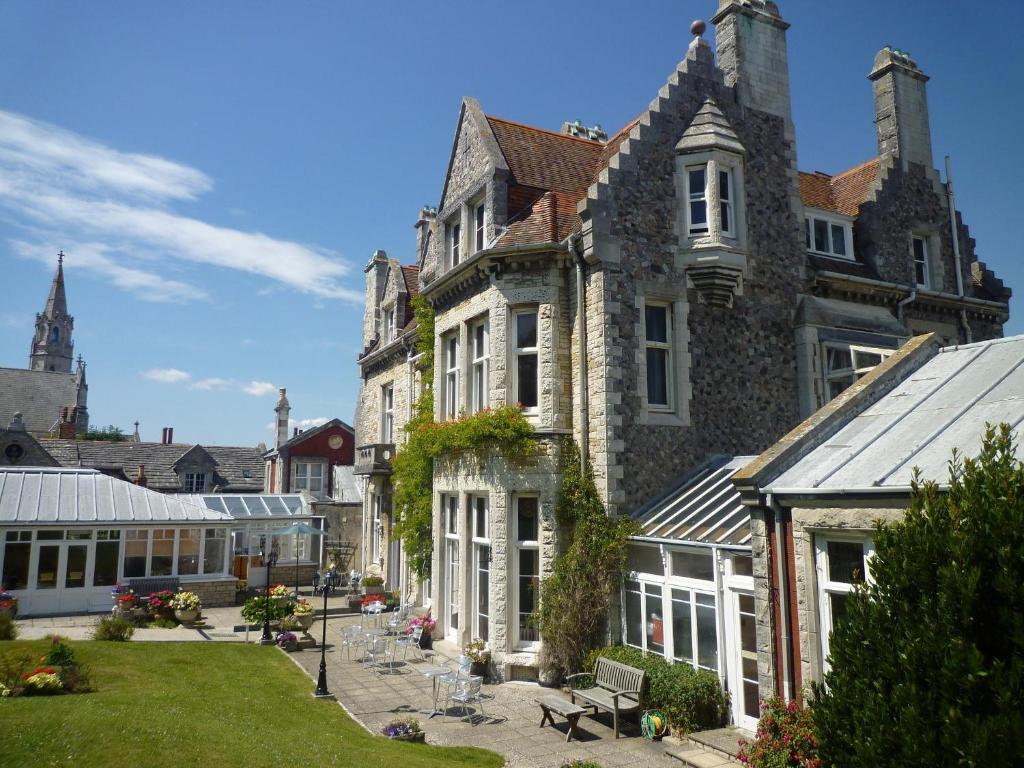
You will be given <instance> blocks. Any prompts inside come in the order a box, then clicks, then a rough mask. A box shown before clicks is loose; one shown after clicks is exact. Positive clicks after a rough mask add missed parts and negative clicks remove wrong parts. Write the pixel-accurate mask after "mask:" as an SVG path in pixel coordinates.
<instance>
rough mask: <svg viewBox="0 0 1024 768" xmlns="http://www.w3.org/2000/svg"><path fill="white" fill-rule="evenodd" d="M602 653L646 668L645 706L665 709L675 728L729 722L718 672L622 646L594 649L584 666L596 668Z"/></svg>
mask: <svg viewBox="0 0 1024 768" xmlns="http://www.w3.org/2000/svg"><path fill="white" fill-rule="evenodd" d="M599 656H604V657H605V658H608V659H611V660H612V661H618V662H621V663H623V664H628V665H629V666H631V667H637V668H639V669H642V670H644V671H645V672H646V673H647V681H646V685H647V693H646V696H645V697H644V699H643V706H644V708H645V709H660V710H662V711H663V712H664V713H665V715H666V717H668V721H669V723H670V724H671V725H672V729H673V730H674V731H677V732H680V731H681V732H689V731H693V730H698V729H700V728H714V727H717V726H719V725H723V724H724V723H725V719H726V715H727V713H728V708H727V705H726V700H725V693H724V692H723V691H722V686H721V685H720V684H719V682H718V676H717V675H715V674H713V673H711V672H707V671H705V670H703V669H694V668H693V667H691V666H690V665H689V664H684V663H680V664H671V663H669V662H668V661H666V660H665V657H664V656H658V655H656V654H653V653H646V654H645V653H644V652H643V651H640V650H639V649H637V648H627V647H624V646H621V645H616V646H611V647H608V648H598V649H596V650H593V651H590V652H589V653H588V654H587V658H586V661H585V662H584V667H583V669H584V670H585V671H588V672H590V671H592V670H593V669H594V666H595V664H596V663H597V658H598V657H599Z"/></svg>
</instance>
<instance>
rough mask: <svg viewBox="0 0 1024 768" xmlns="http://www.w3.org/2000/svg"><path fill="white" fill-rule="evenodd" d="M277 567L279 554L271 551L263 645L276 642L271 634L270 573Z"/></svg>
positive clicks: (264, 612) (265, 598)
mask: <svg viewBox="0 0 1024 768" xmlns="http://www.w3.org/2000/svg"><path fill="white" fill-rule="evenodd" d="M275 565H277V552H275V551H274V550H270V556H269V557H268V558H267V588H266V591H265V592H266V594H265V596H264V602H263V637H261V638H260V644H261V645H270V644H271V643H273V642H274V638H273V636H272V635H271V634H270V571H271V569H272V568H273V567H274V566H275Z"/></svg>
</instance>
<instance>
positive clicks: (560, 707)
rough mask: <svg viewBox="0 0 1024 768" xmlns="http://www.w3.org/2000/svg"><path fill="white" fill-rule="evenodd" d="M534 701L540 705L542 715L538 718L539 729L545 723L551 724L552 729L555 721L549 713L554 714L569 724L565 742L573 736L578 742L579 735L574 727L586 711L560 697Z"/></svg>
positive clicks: (548, 697)
mask: <svg viewBox="0 0 1024 768" xmlns="http://www.w3.org/2000/svg"><path fill="white" fill-rule="evenodd" d="M536 701H537V703H538V704H540V711H541V713H542V714H541V717H540V727H541V728H543V727H544V722H545V721H547V722H549V723H551V727H552V728H554V727H555V720H554V718H553V717H551V713H552V712H554V713H555V714H556V715H561V716H562V717H564V718H565V719H566V722H568V723H569V731H568V733H566V734H565V740H566V742H568V741H569V740H570V739H572V737H573V736H575V737H576V740H577V741H579V739H580V734H579V732H578V731H577V730H576V725H577V723H579V721H580V715H582V714H583V713H584V712H586V711H587V710H585V709H584V708H583V707H580V706H578V705H576V704H573V703H572V702H571V701H566V700H565V699H563V698H562V697H561V696H544V697H542V698H539V699H537V700H536Z"/></svg>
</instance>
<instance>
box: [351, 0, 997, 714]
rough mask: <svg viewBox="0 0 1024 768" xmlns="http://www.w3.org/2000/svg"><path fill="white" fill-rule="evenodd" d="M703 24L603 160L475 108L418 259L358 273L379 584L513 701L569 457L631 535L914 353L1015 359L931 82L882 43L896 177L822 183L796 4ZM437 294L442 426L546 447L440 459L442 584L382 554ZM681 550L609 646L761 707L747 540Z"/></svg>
mask: <svg viewBox="0 0 1024 768" xmlns="http://www.w3.org/2000/svg"><path fill="white" fill-rule="evenodd" d="M711 21H712V23H713V24H714V25H715V32H716V34H715V37H716V41H717V51H712V49H711V47H710V46H709V45H708V43H707V42H705V41H704V39H703V38H702V35H703V32H704V25H703V23H702V22H695V24H694V27H693V32H694V35H695V36H694V38H693V40H692V42H690V44H689V47H688V49H687V50H686V51H685V56H684V57H683V59H682V61H681V62H680V63H679V65H678V67H677V68H676V70H675V71H674V72H672V73H671V74H670V75H669V77H668V80H667V82H665V83H664V84H662V85H661V86H660V89H658V90H656V85H657V84H652V89H651V94H641V95H640V97H639V98H638V107H639V106H641V105H642V104H643V103H644V102H645V101H646V100H647V98H649V96H650V95H653V101H650V103H649V105H648V106H647V107H646V108H645V109H643V111H642V112H640V114H639V116H638V117H637V118H636V119H635V120H633V121H632V122H631V123H629V124H628V125H626V126H624V127H623V128H622V129H621V130H620V131H619V132H618V133H616V134H614V135H613V136H611V137H609V136H607V135H606V134H604V133H603V132H601V131H600V130H598V129H592V128H587V127H585V126H583V125H581V124H579V123H578V122H577V123H566V124H564V125H563V126H562V128H561V130H560V131H550V130H545V129H542V128H536V127H531V126H527V125H523V124H520V123H517V122H513V121H511V120H507V119H504V118H498V117H494V116H491V115H487V114H485V113H484V112H483V111H482V109H481V107H480V105H479V104H478V103H477V102H476V101H474V100H473V99H470V98H466V99H465V100H464V101H463V103H462V107H461V110H460V112H459V115H458V122H457V127H456V130H455V137H454V142H453V147H452V149H451V159H450V162H449V165H448V171H447V174H446V177H445V179H444V185H443V190H442V193H441V198H440V200H439V202H438V205H437V207H436V209H435V208H424V209H423V210H422V211H421V212H420V215H419V220H418V221H417V222H416V246H415V247H416V250H415V252H414V253H413V254H410V256H409V257H408V258H407V259H402V260H398V259H394V258H390V257H389V256H388V255H386V254H385V253H383V252H381V251H378V252H376V253H375V254H374V255H373V257H372V258H371V260H370V262H369V264H368V265H367V267H366V308H365V314H364V321H363V339H362V348H363V351H362V353H361V354H360V356H359V360H358V365H359V372H360V381H361V388H360V396H359V404H358V411H357V414H356V446H357V456H356V472H357V474H360V475H362V476H363V478H364V479H365V482H366V493H365V495H364V499H365V501H364V504H365V508H364V520H365V524H364V526H365V527H364V542H365V544H364V546H365V547H366V548H367V553H366V557H367V559H366V560H365V561H364V562H376V563H377V564H379V565H380V567H381V568H382V572H383V573H384V575H385V577H386V578H387V579H388V581H389V583H390V585H391V586H392V587H393V588H401V589H403V591H416V590H419V591H420V594H419V597H420V599H421V601H422V602H424V603H429V604H430V605H431V607H432V610H433V611H434V615H435V616H436V617H437V618H438V630H437V633H438V634H439V635H444V636H445V637H447V638H449V639H451V640H453V641H455V642H457V643H459V644H464V643H466V642H468V641H469V640H470V639H472V638H475V637H482V638H485V639H487V641H488V643H489V645H490V647H491V648H492V652H493V658H494V661H495V662H496V664H497V667H498V670H499V671H501V672H503V674H504V675H505V676H506V677H509V678H515V677H518V676H525V675H527V674H529V673H530V670H529V668H531V667H535V666H536V663H537V657H536V654H537V652H538V649H539V643H540V640H539V638H538V636H537V633H536V630H535V629H534V628H533V626H532V625H531V623H530V621H529V616H530V614H531V612H532V611H533V610H534V608H535V605H536V603H535V601H536V599H537V594H538V590H537V583H538V579H539V578H541V577H543V575H544V574H545V573H547V572H548V571H549V570H550V568H551V564H552V559H553V557H554V555H555V552H556V547H557V543H558V538H559V532H558V530H557V527H556V526H555V523H554V506H555V501H556V497H557V494H558V488H559V481H560V478H559V474H558V455H557V454H558V450H559V448H558V446H559V443H560V439H561V437H562V436H564V435H569V436H572V437H573V438H574V439H575V440H576V441H577V443H578V444H579V445H580V448H581V451H582V453H583V455H584V456H585V457H586V458H587V460H588V461H589V463H590V465H591V466H592V468H593V471H594V474H595V477H596V481H597V485H598V489H599V491H600V493H601V495H602V497H603V499H604V502H605V504H606V506H607V509H608V512H609V513H610V514H617V515H633V516H638V515H639V514H640V513H641V512H642V511H643V510H644V509H647V508H650V505H651V504H652V503H653V502H655V501H656V500H657V499H659V498H662V497H664V496H665V494H666V493H669V492H671V491H672V489H673V488H677V487H679V486H680V483H681V482H684V480H685V479H686V478H688V477H692V476H693V473H694V471H695V470H697V469H699V468H700V467H702V466H704V465H705V464H706V462H708V460H709V459H712V458H714V457H729V458H731V457H737V456H749V455H751V454H757V453H759V452H760V451H762V450H763V449H765V448H766V447H768V446H769V445H771V444H772V443H773V442H774V441H775V440H777V439H778V438H779V437H781V436H782V435H783V434H785V433H786V432H787V431H788V430H790V429H791V428H792V427H793V426H795V425H796V424H797V423H798V422H800V421H801V419H803V418H805V417H806V416H808V415H810V414H811V413H813V412H814V411H815V410H817V409H818V408H819V407H821V406H823V405H824V404H825V403H827V402H828V401H829V400H830V399H831V398H833V397H834V396H836V395H837V394H838V393H839V392H841V391H843V389H845V388H846V387H848V386H850V385H851V384H853V383H854V382H856V381H857V379H858V378H860V377H861V376H862V375H863V374H864V373H866V372H867V371H868V370H870V369H871V368H872V367H873V366H875V365H876V364H878V363H879V362H881V361H882V360H883V359H885V358H886V357H888V356H889V355H891V354H892V353H893V352H894V351H895V350H896V349H897V348H898V347H899V346H900V345H901V344H902V343H903V342H905V341H906V340H907V339H908V338H910V337H911V336H912V335H915V334H918V333H922V332H926V331H930V332H935V333H937V334H938V335H939V336H940V337H942V338H943V339H945V340H946V341H948V342H950V343H954V344H955V343H965V342H970V341H980V340H984V339H989V338H994V337H999V336H1001V335H1002V326H1003V323H1004V322H1005V321H1006V319H1007V316H1008V299H1009V295H1010V292H1009V289H1007V288H1005V287H1004V286H1003V284H1002V283H1001V282H1000V281H999V280H998V279H997V278H996V277H995V276H994V275H993V274H992V272H991V271H989V270H988V269H986V267H985V265H984V264H983V263H981V262H980V261H978V259H977V258H976V255H975V243H974V240H973V239H972V237H971V234H970V232H969V231H968V228H967V226H966V224H965V223H964V221H963V219H962V218H961V215H960V212H959V211H956V210H955V204H954V198H953V190H952V185H951V184H948V183H944V182H943V180H942V178H941V177H940V174H939V172H938V171H937V170H936V168H935V165H936V163H935V161H934V159H933V157H932V147H931V136H930V126H929V118H928V110H927V101H926V93H925V83H926V81H927V80H928V77H927V76H926V75H925V74H924V72H922V70H921V69H920V68H919V67H918V65H917V63H915V62H914V61H913V60H912V59H911V58H910V57H909V56H908V55H907V54H905V53H903V52H900V51H898V50H894V49H891V48H884V49H882V50H881V51H880V52H879V53H878V55H877V56H876V58H875V60H874V62H873V65H872V66H871V69H870V74H869V75H868V79H869V80H870V83H871V88H872V89H873V92H874V103H875V114H874V115H873V116H872V115H864V122H865V124H867V123H868V121H870V120H872V119H873V120H874V123H875V126H876V129H877V138H878V153H877V156H876V157H873V158H870V159H868V160H867V161H866V162H864V163H862V164H860V165H858V166H856V167H854V168H851V169H849V170H847V171H844V172H843V173H840V174H837V175H834V176H828V175H825V174H822V173H818V172H815V173H804V172H802V171H800V170H799V168H798V166H797V146H796V143H795V131H794V126H793V121H792V115H791V109H790V86H789V74H788V67H787V52H786V30H787V28H788V26H789V25H788V24H787V22H786V21H784V20H783V18H782V16H781V15H780V11H779V9H778V7H777V6H776V4H775V3H773V2H768V1H767V0H747V1H744V2H740V1H739V0H720V2H719V6H718V8H717V10H716V11H715V13H714V16H713V17H712V19H711ZM864 64H865V67H866V65H868V64H870V62H864ZM440 149H441V148H439V150H440ZM947 180H948V179H947ZM402 261H407V262H409V263H407V264H403V263H402ZM417 294H418V295H420V296H422V297H423V298H424V299H425V300H426V301H428V302H429V304H430V305H431V306H432V307H433V309H434V312H435V340H434V349H435V370H434V386H433V399H434V417H435V419H436V420H444V419H454V418H458V417H459V416H460V414H468V413H473V412H476V411H478V410H480V409H484V408H492V407H497V406H502V405H506V404H519V405H520V406H521V408H522V410H523V413H524V414H525V415H526V417H527V418H528V420H529V421H530V422H531V423H532V424H533V425H534V427H535V428H536V435H537V440H538V441H539V443H540V445H541V447H542V451H541V456H540V458H539V459H538V460H537V461H536V462H535V463H534V464H533V465H531V466H529V467H526V468H522V467H511V466H509V465H507V464H506V463H505V462H504V461H503V460H502V458H501V457H500V456H498V457H494V458H492V459H490V460H489V461H487V462H486V463H484V464H482V465H481V464H480V463H478V462H477V461H475V460H474V461H462V460H454V461H451V462H437V463H436V464H435V468H434V516H433V540H434V548H433V560H432V568H431V577H430V579H429V581H428V582H427V583H426V584H423V585H416V584H413V583H412V580H411V579H410V578H409V576H408V574H407V573H406V572H405V571H406V569H405V568H404V566H403V562H402V553H401V546H400V544H399V543H398V541H397V540H392V537H391V536H390V532H391V527H392V520H391V483H390V463H389V462H390V458H391V457H392V455H393V453H394V451H396V450H401V444H402V441H403V431H402V426H403V424H404V423H405V422H406V421H407V420H408V419H409V418H410V415H411V409H412V405H413V403H414V401H415V400H416V398H417V397H418V395H419V391H420V386H419V378H418V376H417V373H416V365H415V359H414V358H415V340H416V338H417V326H416V322H415V320H414V317H413V314H412V310H411V306H410V302H411V300H412V299H413V297H415V296H416V295H417ZM709 509H710V512H709V516H710V515H711V514H712V513H713V512H714V509H713V508H709ZM709 525H710V523H709ZM744 526H745V527H746V528H748V529H749V524H747V523H744ZM682 530H683V529H680V530H679V531H677V532H675V533H665V534H658V535H657V536H650V537H648V538H647V540H645V541H640V540H638V542H637V545H638V546H639V545H640V544H645V545H648V548H649V550H650V553H651V554H652V555H653V556H654V558H655V559H654V563H655V565H654V566H652V567H653V569H654V570H655V571H659V569H663V573H664V593H663V592H662V591H661V582H658V584H654V583H653V582H652V586H656V587H657V591H654V590H653V588H652V589H651V590H648V589H647V588H646V587H644V589H643V590H641V591H642V592H643V599H644V600H645V601H647V602H645V603H644V604H643V605H644V606H646V607H644V608H643V609H642V610H641V611H640V612H639V613H631V612H630V610H631V609H630V607H629V606H630V605H631V603H629V600H628V597H624V599H623V601H622V602H623V604H624V606H625V607H624V608H623V610H622V615H621V617H613V621H612V627H611V628H610V629H611V632H612V634H613V636H614V637H616V638H619V637H620V636H621V638H622V639H624V640H628V639H629V638H630V637H632V635H630V632H631V631H632V630H631V628H630V626H629V625H630V623H631V622H636V621H642V622H645V623H646V624H647V627H646V628H642V627H641V628H640V629H639V630H637V631H638V632H639V633H640V635H642V636H646V637H647V640H646V641H644V643H646V644H644V643H641V644H643V645H644V647H646V648H648V649H652V648H657V649H663V651H664V653H665V654H666V656H668V657H669V658H673V659H676V660H682V661H691V662H692V663H695V664H697V665H698V666H707V668H709V669H714V670H716V671H717V672H718V673H719V674H720V675H721V676H722V679H723V682H724V683H726V685H727V687H729V686H730V685H733V687H735V686H736V685H739V686H742V684H743V683H742V680H744V679H745V680H747V681H748V682H749V680H750V679H751V678H750V676H749V675H747V674H743V675H742V679H741V678H740V677H732V675H734V674H737V675H738V674H739V673H738V672H736V668H737V667H739V666H742V660H743V659H744V658H747V659H750V658H754V657H751V656H750V655H749V651H750V649H746V650H747V651H748V655H747V656H746V657H744V656H743V654H742V652H741V651H743V650H744V648H741V645H742V642H741V638H740V637H739V635H740V633H739V632H738V631H737V630H735V627H736V626H739V623H737V622H740V621H741V618H742V617H740V618H737V616H738V614H737V613H736V611H735V610H733V609H732V608H730V606H732V605H734V603H730V602H728V595H727V594H726V593H725V592H723V586H722V584H723V583H724V582H723V580H722V574H725V575H726V576H730V575H731V576H730V577H735V578H734V579H733V580H732V581H731V582H729V583H730V584H733V585H734V588H735V595H737V596H740V599H741V602H740V603H735V605H740V606H742V605H745V604H746V603H744V602H742V598H743V596H746V595H748V593H749V594H753V591H754V590H755V589H767V587H766V586H764V581H763V579H759V578H758V574H757V573H752V572H751V570H750V555H751V551H750V547H751V544H750V536H749V530H748V531H746V532H745V533H744V532H743V531H741V533H744V535H741V536H739V537H737V538H736V539H735V542H734V543H730V544H728V545H724V544H721V542H722V541H726V539H725V538H723V537H718V538H714V537H710V534H709V535H707V536H705V535H704V534H701V535H697V534H696V533H690V534H685V535H684V534H683V533H682ZM691 530H692V527H691ZM709 541H710V542H712V544H708V542H709ZM715 541H718V542H719V544H714V543H713V542H715ZM728 541H733V539H728ZM705 555H706V556H707V558H708V560H707V562H708V566H707V569H704V568H703V566H701V567H700V568H697V569H696V570H695V571H693V572H689V571H688V570H687V568H688V567H689V566H687V563H688V562H690V561H689V560H686V557H690V556H692V558H694V560H693V562H697V559H699V558H702V557H704V556H705ZM712 555H713V557H714V562H713V563H712V560H711V558H712ZM677 558H678V559H677ZM677 565H678V568H677ZM636 570H637V571H641V570H647V569H641V568H639V567H638V568H636ZM759 585H760V586H759ZM673 586H674V587H675V588H673ZM670 593H671V594H670ZM677 593H678V594H677ZM702 596H703V597H702ZM704 598H706V600H705V599H704ZM637 600H640V597H638V598H637ZM651 601H657V607H656V608H652V607H651V605H653V603H652V602H651ZM662 601H663V602H662ZM752 602H753V601H752V600H751V601H750V603H752ZM763 603H764V601H759V603H758V605H759V606H761V605H762V604H763ZM637 605H638V606H639V605H640V603H639V602H638V603H637ZM701 606H705V607H707V608H709V609H710V610H711V613H709V614H707V616H709V617H710V618H708V620H707V621H706V622H705V619H704V618H702V617H703V616H705V614H703V613H701V612H700V610H699V609H700V608H701ZM691 607H692V610H693V611H694V612H693V613H692V622H691V613H689V611H691ZM638 610H639V609H638ZM736 610H739V611H740V612H742V610H743V609H742V608H739V609H736ZM684 611H685V612H686V613H685V614H684V613H683V612H684ZM641 616H642V617H643V618H640V617H641ZM651 617H655V618H653V619H652V618H651ZM662 622H663V626H664V629H663V630H661V629H659V627H658V625H659V624H661V623H662ZM704 626H708V627H710V629H709V630H708V631H709V632H710V633H711V635H710V636H709V637H710V639H709V640H708V642H709V643H710V646H708V647H707V648H705V644H704V640H702V639H701V638H699V637H696V635H694V640H693V645H692V648H693V649H694V650H693V654H692V655H691V654H690V650H689V649H690V646H689V645H687V643H689V642H690V639H689V638H690V636H691V633H697V632H699V631H703V630H701V627H704ZM651 627H654V629H653V630H652V629H651ZM731 627H732V628H731ZM652 632H653V634H652ZM684 632H685V633H686V635H685V637H686V640H685V642H682V641H681V638H682V637H683V633H684ZM673 637H674V644H673V639H672V638H673ZM730 638H731V639H730ZM730 643H731V644H732V645H730ZM680 648H682V649H683V650H679V649H680ZM705 651H706V652H705ZM659 652H660V651H659ZM704 658H707V659H708V661H707V663H706V664H705V663H704V662H703V661H700V659H704ZM752 679H753V680H754V681H755V682H754V683H753V685H754V686H755V691H756V675H754V677H753V678H752ZM732 680H736V681H739V682H737V683H735V684H732V683H730V681H732ZM754 709H755V712H756V700H755V707H754ZM746 711H747V712H749V711H750V710H749V707H748V708H747V710H746ZM742 715H743V711H742V708H741V710H739V711H738V712H737V719H738V718H740V717H741V716H742Z"/></svg>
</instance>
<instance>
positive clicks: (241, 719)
mask: <svg viewBox="0 0 1024 768" xmlns="http://www.w3.org/2000/svg"><path fill="white" fill-rule="evenodd" d="M70 645H71V646H72V647H73V648H74V650H75V653H76V655H77V657H78V659H79V661H80V662H81V663H84V664H86V665H88V666H89V667H90V669H91V673H92V682H93V686H94V687H95V688H96V690H95V691H94V692H92V693H85V694H74V695H64V696H53V697H26V696H21V697H18V698H15V699H0V766H19V768H27V767H28V766H55V765H76V766H103V767H104V768H120V767H122V766H123V768H161V767H162V766H173V768H185V766H211V767H213V768H232V767H233V766H237V767H238V768H256V767H258V766H278V765H280V766H286V765H287V766H311V768H339V767H340V766H359V767H362V766H385V765H387V766H392V767H394V766H401V768H416V767H418V766H438V768H441V766H500V765H501V764H502V763H503V759H502V758H501V757H500V756H498V755H496V754H494V753H493V752H488V751H485V750H481V749H475V748H470V747H431V746H425V745H419V744H403V743H398V742H393V741H390V740H388V739H386V738H384V737H382V736H373V735H371V734H369V733H367V732H366V731H365V730H364V729H363V728H362V727H361V726H360V725H359V724H357V723H355V722H354V721H353V720H352V719H351V718H350V717H349V716H348V715H346V714H345V712H344V710H343V709H342V708H341V707H339V706H338V705H337V704H335V703H334V702H327V701H317V700H315V699H313V698H312V697H311V696H310V692H311V691H312V689H313V687H314V686H313V683H312V681H311V680H310V679H309V678H308V677H307V676H306V675H305V674H303V673H302V671H301V670H299V669H298V668H297V667H296V666H295V665H294V664H292V662H291V661H289V660H288V659H287V658H285V657H284V655H283V654H281V652H280V651H278V650H277V649H276V648H273V647H260V646H252V645H250V646H246V645H241V644H221V643H141V642H131V643H109V642H107V643H103V642H73V643H70ZM46 646H47V643H46V642H45V641H42V642H39V641H25V642H21V641H15V642H0V653H4V652H8V651H13V650H22V649H25V648H27V649H29V650H30V651H31V652H33V653H34V654H37V655H38V654H41V653H43V652H44V651H45V649H46Z"/></svg>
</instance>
